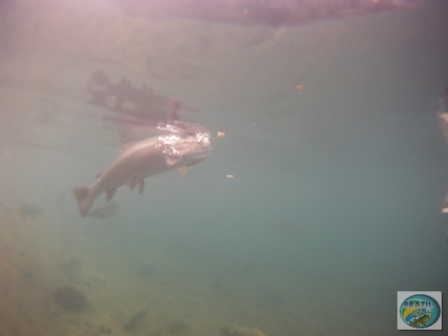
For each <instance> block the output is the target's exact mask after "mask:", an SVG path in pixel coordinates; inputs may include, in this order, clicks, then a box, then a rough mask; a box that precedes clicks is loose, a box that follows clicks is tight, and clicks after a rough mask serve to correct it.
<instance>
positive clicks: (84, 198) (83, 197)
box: [72, 186, 95, 217]
mask: <svg viewBox="0 0 448 336" xmlns="http://www.w3.org/2000/svg"><path fill="white" fill-rule="evenodd" d="M72 190H73V194H75V197H76V200H77V201H78V209H79V212H80V213H81V216H82V217H85V216H86V215H87V214H88V213H89V211H90V208H91V207H92V204H93V201H94V199H95V196H94V194H93V191H92V188H91V187H87V186H79V187H74V188H73V189H72Z"/></svg>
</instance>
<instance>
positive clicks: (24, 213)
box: [18, 203, 43, 218]
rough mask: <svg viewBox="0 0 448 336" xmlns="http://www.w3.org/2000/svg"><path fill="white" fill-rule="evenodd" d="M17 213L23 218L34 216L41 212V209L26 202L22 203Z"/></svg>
mask: <svg viewBox="0 0 448 336" xmlns="http://www.w3.org/2000/svg"><path fill="white" fill-rule="evenodd" d="M18 213H19V215H20V216H21V217H23V218H27V217H31V218H35V217H37V216H39V215H41V214H42V213H43V210H42V209H41V208H39V207H37V206H34V205H31V204H28V203H22V204H21V205H20V207H19V210H18Z"/></svg>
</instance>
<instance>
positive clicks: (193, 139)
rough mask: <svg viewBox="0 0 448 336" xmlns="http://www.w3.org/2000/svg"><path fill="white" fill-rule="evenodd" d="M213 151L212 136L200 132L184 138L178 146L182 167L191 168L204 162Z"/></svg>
mask: <svg viewBox="0 0 448 336" xmlns="http://www.w3.org/2000/svg"><path fill="white" fill-rule="evenodd" d="M211 149H212V141H211V135H210V133H208V132H199V133H195V134H190V135H187V136H183V137H182V138H181V140H180V141H179V143H178V144H177V150H178V151H179V152H180V165H181V166H191V165H193V164H195V163H198V162H200V161H202V160H204V159H205V158H206V157H207V156H208V155H209V154H210V151H211Z"/></svg>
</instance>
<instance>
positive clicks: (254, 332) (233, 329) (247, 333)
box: [221, 325, 267, 336]
mask: <svg viewBox="0 0 448 336" xmlns="http://www.w3.org/2000/svg"><path fill="white" fill-rule="evenodd" d="M221 334H222V335H223V336H267V335H266V334H265V333H264V332H262V331H261V330H260V329H258V328H251V327H244V326H239V325H232V326H226V327H222V328H221Z"/></svg>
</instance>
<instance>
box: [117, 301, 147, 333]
mask: <svg viewBox="0 0 448 336" xmlns="http://www.w3.org/2000/svg"><path fill="white" fill-rule="evenodd" d="M146 314H148V307H146V308H145V309H143V310H141V311H139V312H138V313H136V314H134V315H132V317H131V318H130V319H129V322H128V323H126V324H125V325H124V326H123V329H124V330H126V331H127V332H133V331H135V330H137V329H138V327H140V325H141V324H142V322H143V321H144V320H145V317H146Z"/></svg>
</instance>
